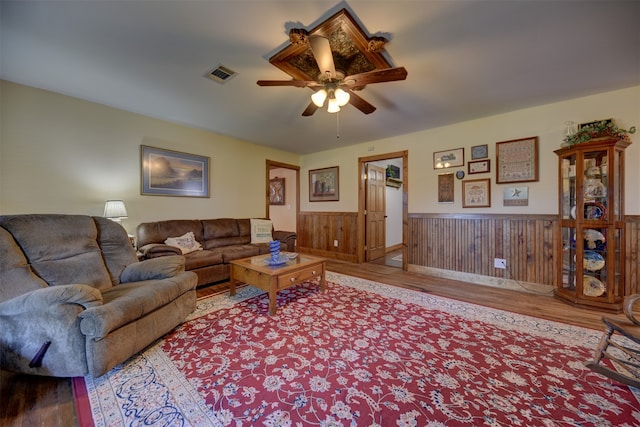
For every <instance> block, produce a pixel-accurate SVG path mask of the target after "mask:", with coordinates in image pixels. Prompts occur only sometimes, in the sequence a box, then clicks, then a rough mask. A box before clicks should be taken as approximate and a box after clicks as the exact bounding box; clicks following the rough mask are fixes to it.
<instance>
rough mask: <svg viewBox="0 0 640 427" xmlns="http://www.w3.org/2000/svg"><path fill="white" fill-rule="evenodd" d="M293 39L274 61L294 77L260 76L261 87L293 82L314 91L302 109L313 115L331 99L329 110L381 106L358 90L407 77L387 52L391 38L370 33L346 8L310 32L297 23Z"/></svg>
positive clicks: (291, 34)
mask: <svg viewBox="0 0 640 427" xmlns="http://www.w3.org/2000/svg"><path fill="white" fill-rule="evenodd" d="M289 41H290V44H289V46H287V47H286V48H284V49H282V50H281V51H280V52H278V53H276V54H275V55H273V56H272V57H271V58H270V59H269V62H270V63H271V64H273V65H275V66H276V67H278V68H279V69H281V70H282V71H284V72H285V73H287V74H288V75H290V76H291V77H292V78H293V80H258V85H260V86H293V87H303V88H305V87H306V88H309V89H311V90H313V91H314V92H315V93H314V94H313V95H312V97H311V99H312V102H310V103H309V105H308V106H307V108H306V109H305V110H304V112H303V113H302V115H303V116H311V115H312V114H314V113H315V112H316V110H317V109H318V108H320V107H322V106H323V105H324V103H325V100H328V103H327V105H328V107H327V111H328V112H330V113H336V112H338V111H340V107H343V106H345V105H346V104H347V103H349V104H351V105H353V106H354V107H356V108H357V109H358V110H360V111H362V112H363V113H364V114H371V113H373V112H374V111H375V110H376V107H374V106H373V105H371V104H370V103H369V102H367V101H366V100H364V99H363V98H361V97H360V96H359V95H357V94H355V93H354V91H358V90H361V89H363V88H364V87H365V86H366V85H369V84H373V83H384V82H392V81H398V80H404V79H405V78H406V77H407V70H406V69H405V68H404V67H395V68H393V67H392V66H391V64H390V63H389V62H388V61H387V59H386V58H385V57H384V56H383V55H382V51H383V50H384V45H385V44H386V43H387V40H386V39H385V38H383V37H367V35H366V34H365V33H364V31H363V30H362V28H360V27H359V26H358V24H357V23H356V21H355V20H354V19H353V17H352V16H351V15H350V14H349V12H347V10H346V9H342V10H340V11H339V12H338V13H336V14H335V15H333V16H331V17H330V18H329V19H327V20H326V21H324V22H323V23H321V24H320V25H318V26H317V27H315V28H313V29H312V30H310V31H307V30H305V29H304V28H295V29H292V30H291V31H290V32H289Z"/></svg>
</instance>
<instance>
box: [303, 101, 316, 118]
mask: <svg viewBox="0 0 640 427" xmlns="http://www.w3.org/2000/svg"><path fill="white" fill-rule="evenodd" d="M318 108H319V107H318V106H317V105H316V104H314V103H313V101H311V102H310V103H309V105H307V108H305V110H304V111H303V112H302V115H303V116H304V117H308V116H313V113H315V112H316V111H317V110H318Z"/></svg>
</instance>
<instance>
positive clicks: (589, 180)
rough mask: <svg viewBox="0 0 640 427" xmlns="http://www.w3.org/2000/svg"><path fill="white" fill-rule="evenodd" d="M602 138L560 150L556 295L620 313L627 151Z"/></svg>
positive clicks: (621, 143) (625, 143) (615, 141)
mask: <svg viewBox="0 0 640 427" xmlns="http://www.w3.org/2000/svg"><path fill="white" fill-rule="evenodd" d="M629 144H630V142H629V141H621V140H618V139H615V138H598V139H594V140H591V141H588V142H583V143H580V144H575V145H572V146H569V147H565V148H561V149H559V150H556V151H555V153H556V154H557V155H558V157H559V186H560V191H559V196H560V199H559V227H558V228H559V230H558V233H559V236H558V239H557V240H558V245H559V247H558V253H559V254H560V260H559V265H558V279H557V285H556V292H555V294H556V296H557V297H558V298H561V299H563V300H565V301H568V302H571V303H573V304H577V305H584V306H591V307H598V308H603V309H609V310H615V311H621V309H622V301H623V299H624V296H625V295H624V293H625V281H624V258H625V257H624V150H625V149H626V148H627V147H628V146H629Z"/></svg>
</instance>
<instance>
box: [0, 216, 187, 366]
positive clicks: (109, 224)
mask: <svg viewBox="0 0 640 427" xmlns="http://www.w3.org/2000/svg"><path fill="white" fill-rule="evenodd" d="M196 282H197V276H196V275H195V274H194V273H190V272H185V271H184V257H182V256H171V257H164V258H162V259H152V260H147V261H143V262H139V261H138V259H137V257H136V254H135V250H134V249H133V247H132V246H131V243H130V240H129V237H128V236H127V233H126V231H125V230H124V229H123V228H122V226H120V225H119V224H117V223H115V222H113V221H110V220H108V219H105V218H100V217H90V216H82V215H6V216H0V368H1V369H3V370H8V371H13V372H23V373H27V374H35V375H48V376H56V377H75V376H84V375H87V374H91V375H93V376H94V377H98V376H101V375H103V374H105V373H106V372H107V371H109V370H110V369H111V368H113V367H114V366H116V365H117V364H119V363H121V362H124V361H125V360H127V359H128V358H129V357H131V356H132V355H134V354H136V353H137V352H139V351H140V350H142V349H144V348H145V347H147V346H148V345H149V344H151V343H152V342H154V341H155V340H156V339H158V338H159V337H161V336H162V335H164V334H166V333H167V332H169V331H170V330H171V329H173V328H174V327H175V326H177V325H178V324H180V323H181V322H182V321H183V320H184V318H185V317H186V316H187V315H188V314H189V313H191V312H192V311H193V310H194V308H195V303H196V293H195V287H196Z"/></svg>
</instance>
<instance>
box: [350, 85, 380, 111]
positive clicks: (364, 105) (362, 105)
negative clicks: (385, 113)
mask: <svg viewBox="0 0 640 427" xmlns="http://www.w3.org/2000/svg"><path fill="white" fill-rule="evenodd" d="M345 91H346V92H347V93H348V94H349V104H351V105H353V106H354V107H356V108H357V109H358V110H360V111H362V112H363V113H365V114H371V113H373V112H374V111H376V107H374V106H373V105H371V104H369V103H368V102H367V101H365V100H364V99H362V98H361V97H360V96H359V95H356V94H355V93H354V92H353V91H352V90H349V89H345Z"/></svg>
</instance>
